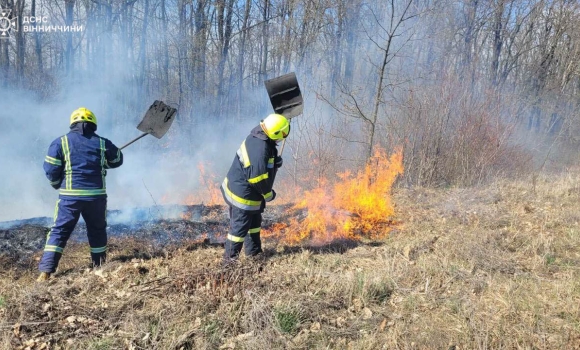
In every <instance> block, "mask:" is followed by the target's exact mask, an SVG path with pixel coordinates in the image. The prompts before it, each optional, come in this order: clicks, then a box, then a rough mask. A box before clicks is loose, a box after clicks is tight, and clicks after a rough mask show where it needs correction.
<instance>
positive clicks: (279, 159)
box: [274, 156, 284, 169]
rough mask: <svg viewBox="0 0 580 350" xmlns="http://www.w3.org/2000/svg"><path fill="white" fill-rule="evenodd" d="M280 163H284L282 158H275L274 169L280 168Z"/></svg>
mask: <svg viewBox="0 0 580 350" xmlns="http://www.w3.org/2000/svg"><path fill="white" fill-rule="evenodd" d="M282 163H284V161H283V160H282V157H280V156H277V157H276V160H275V161H274V166H275V167H276V169H278V168H281V167H282Z"/></svg>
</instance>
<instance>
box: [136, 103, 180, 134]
mask: <svg viewBox="0 0 580 350" xmlns="http://www.w3.org/2000/svg"><path fill="white" fill-rule="evenodd" d="M176 113H177V109H175V108H173V107H169V106H168V105H166V104H165V103H163V101H155V102H153V104H152V105H151V107H149V109H148V110H147V113H145V116H144V117H143V120H142V121H141V123H139V125H137V129H139V131H142V132H144V133H148V134H151V135H153V136H155V137H157V138H158V139H160V138H162V137H163V135H165V133H167V130H169V128H170V127H171V124H172V123H173V119H175V118H174V117H175V114H176Z"/></svg>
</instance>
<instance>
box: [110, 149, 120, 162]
mask: <svg viewBox="0 0 580 350" xmlns="http://www.w3.org/2000/svg"><path fill="white" fill-rule="evenodd" d="M120 160H121V150H117V158H115V159H113V160H112V161H110V162H109V163H111V164H112V163H117V162H119V161H120Z"/></svg>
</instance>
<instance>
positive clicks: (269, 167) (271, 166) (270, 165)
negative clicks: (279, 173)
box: [267, 158, 274, 169]
mask: <svg viewBox="0 0 580 350" xmlns="http://www.w3.org/2000/svg"><path fill="white" fill-rule="evenodd" d="M267 166H268V169H272V168H274V158H268V165H267Z"/></svg>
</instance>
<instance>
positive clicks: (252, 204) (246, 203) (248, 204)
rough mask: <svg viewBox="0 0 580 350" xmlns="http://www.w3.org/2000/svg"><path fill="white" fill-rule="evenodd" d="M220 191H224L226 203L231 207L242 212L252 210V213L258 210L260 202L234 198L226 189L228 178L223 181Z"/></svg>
mask: <svg viewBox="0 0 580 350" xmlns="http://www.w3.org/2000/svg"><path fill="white" fill-rule="evenodd" d="M222 189H223V191H224V195H225V197H226V199H227V200H228V202H229V203H230V204H231V205H233V206H235V207H238V208H240V209H242V210H252V211H253V210H260V207H261V205H262V201H253V200H250V199H243V198H242V197H239V196H236V195H235V194H234V193H233V192H232V191H230V189H229V188H228V178H227V177H226V178H225V179H224V182H223V183H222Z"/></svg>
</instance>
